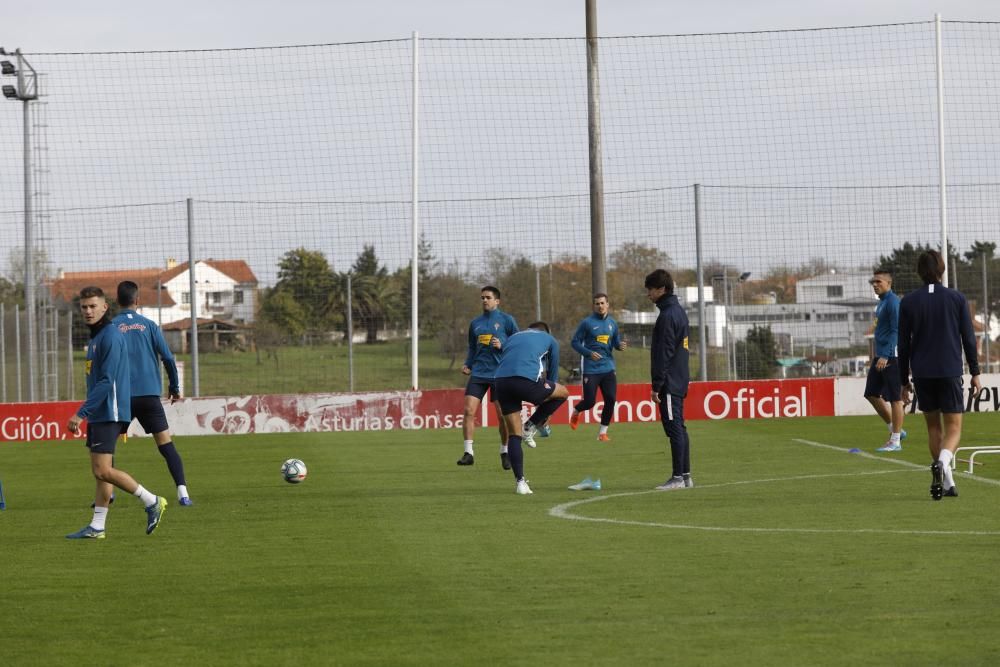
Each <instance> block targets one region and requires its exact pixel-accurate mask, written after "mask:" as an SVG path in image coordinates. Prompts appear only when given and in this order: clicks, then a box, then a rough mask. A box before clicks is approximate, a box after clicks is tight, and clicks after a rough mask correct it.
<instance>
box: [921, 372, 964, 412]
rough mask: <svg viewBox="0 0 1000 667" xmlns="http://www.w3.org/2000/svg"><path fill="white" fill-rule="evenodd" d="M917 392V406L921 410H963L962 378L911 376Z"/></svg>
mask: <svg viewBox="0 0 1000 667" xmlns="http://www.w3.org/2000/svg"><path fill="white" fill-rule="evenodd" d="M913 389H914V390H915V391H916V392H917V407H918V408H920V410H921V411H922V412H935V411H941V412H945V413H948V414H958V413H962V412H965V404H964V401H962V378H960V377H957V378H913Z"/></svg>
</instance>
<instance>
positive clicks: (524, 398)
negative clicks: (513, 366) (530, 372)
mask: <svg viewBox="0 0 1000 667" xmlns="http://www.w3.org/2000/svg"><path fill="white" fill-rule="evenodd" d="M555 390H556V383H555V382H552V381H551V380H546V379H544V378H543V379H541V380H529V379H528V378H523V377H509V378H497V379H496V398H497V400H498V401H500V412H501V413H502V414H505V415H509V414H512V413H514V412H520V411H521V403H522V402H528V403H531V404H532V405H541V404H542V403H544V402H545V401H546V399H547V398H548V397H549V396H551V395H552V392H554V391H555Z"/></svg>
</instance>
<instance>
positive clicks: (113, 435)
mask: <svg viewBox="0 0 1000 667" xmlns="http://www.w3.org/2000/svg"><path fill="white" fill-rule="evenodd" d="M127 429H128V422H95V423H90V422H88V423H87V449H89V450H90V453H91V454H114V453H115V445H116V444H117V443H118V436H119V435H121V434H122V433H124V432H125V431H126V430H127Z"/></svg>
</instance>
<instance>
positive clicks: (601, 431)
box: [597, 424, 608, 435]
mask: <svg viewBox="0 0 1000 667" xmlns="http://www.w3.org/2000/svg"><path fill="white" fill-rule="evenodd" d="M607 432H608V427H607V426H605V425H604V424H601V430H600V431H598V432H597V435H604V434H605V433H607Z"/></svg>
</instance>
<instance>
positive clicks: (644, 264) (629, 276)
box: [608, 241, 697, 310]
mask: <svg viewBox="0 0 1000 667" xmlns="http://www.w3.org/2000/svg"><path fill="white" fill-rule="evenodd" d="M609 259H610V266H611V268H610V270H609V271H608V293H609V294H608V298H609V299H610V301H611V304H612V306H614V307H616V308H624V309H627V310H647V309H648V307H649V300H648V299H646V288H645V280H646V276H647V275H649V273H650V272H651V271H654V270H656V269H666V268H669V267H670V265H671V261H670V256H669V255H667V253H665V252H663V251H662V250H660V249H659V248H654V247H652V246H649V245H646V244H645V243H639V242H636V241H628V242H625V243H623V244H622V245H620V246H619V247H618V249H617V250H615V251H614V252H613V253H611V257H610V258H609ZM677 278H678V276H674V280H675V282H678V281H677ZM695 279H696V280H697V277H696V278H695Z"/></svg>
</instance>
